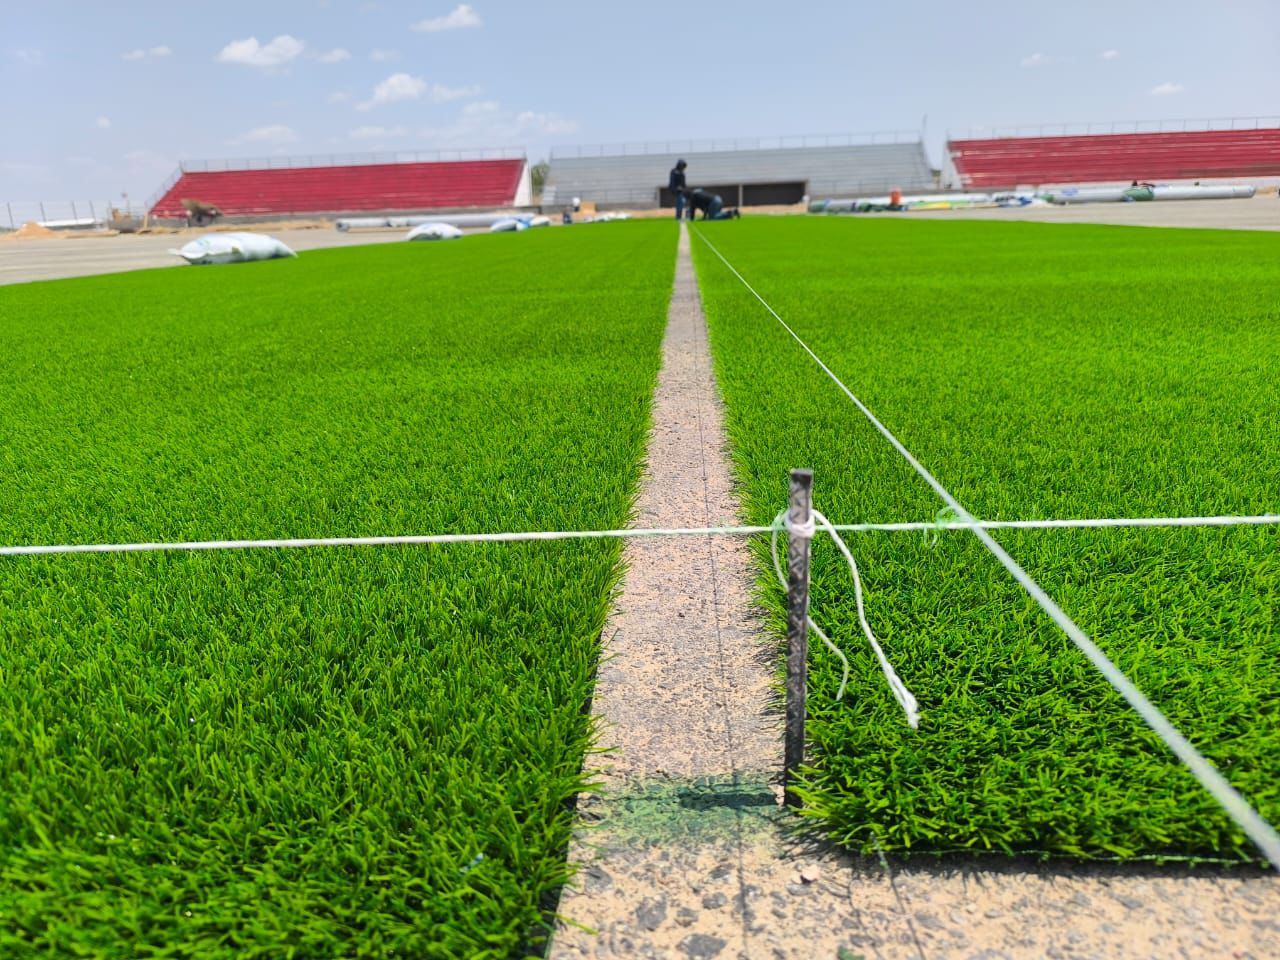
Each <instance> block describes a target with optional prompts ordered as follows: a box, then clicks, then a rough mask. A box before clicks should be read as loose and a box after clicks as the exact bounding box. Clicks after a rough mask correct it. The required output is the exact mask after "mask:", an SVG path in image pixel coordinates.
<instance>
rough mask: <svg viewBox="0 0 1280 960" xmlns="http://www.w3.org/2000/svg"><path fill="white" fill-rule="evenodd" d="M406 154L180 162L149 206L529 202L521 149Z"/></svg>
mask: <svg viewBox="0 0 1280 960" xmlns="http://www.w3.org/2000/svg"><path fill="white" fill-rule="evenodd" d="M491 154H498V155H497V156H491ZM504 154H505V155H504ZM404 156H406V155H396V156H393V157H386V156H385V155H380V154H367V155H360V156H349V157H341V158H334V157H326V158H288V159H281V158H272V159H270V160H257V161H237V160H228V161H207V162H192V163H184V164H182V165H181V166H180V167H179V169H178V171H177V173H175V174H174V176H173V177H171V178H170V180H169V182H168V183H167V184H166V185H165V186H164V187H163V188H162V189H161V190H160V192H159V194H158V195H157V196H156V197H155V198H154V199H153V200H152V201H151V203H149V204H148V209H149V211H150V214H151V216H153V217H159V218H185V217H186V215H187V213H186V210H185V209H184V208H183V206H182V200H183V199H184V198H189V199H194V200H199V201H200V202H201V203H205V204H212V205H214V206H216V207H218V209H220V210H221V211H222V213H223V215H224V216H226V217H262V216H292V215H298V214H304V215H318V214H348V213H372V212H377V213H419V212H426V211H435V210H461V209H469V208H476V207H483V208H495V207H517V206H528V205H529V204H530V203H531V202H532V191H531V189H530V183H529V169H528V166H529V165H528V163H527V161H526V159H525V157H524V155H523V153H522V152H519V153H517V152H516V151H477V152H476V153H475V154H465V153H458V154H431V155H428V156H430V158H431V159H422V157H423V156H424V155H422V154H411V155H407V156H408V159H399V158H400V157H404ZM446 157H452V159H446Z"/></svg>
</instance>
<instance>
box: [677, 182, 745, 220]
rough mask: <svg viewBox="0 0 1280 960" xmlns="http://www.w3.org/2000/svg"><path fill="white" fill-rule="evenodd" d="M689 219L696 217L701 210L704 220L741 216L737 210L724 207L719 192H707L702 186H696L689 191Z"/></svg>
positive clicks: (729, 218)
mask: <svg viewBox="0 0 1280 960" xmlns="http://www.w3.org/2000/svg"><path fill="white" fill-rule="evenodd" d="M688 202H689V219H690V220H692V219H693V218H694V214H696V213H697V212H698V211H699V210H701V211H702V219H703V220H732V219H734V218H735V217H739V216H741V214H740V213H738V211H737V210H734V209H733V208H730V209H728V210H726V209H724V200H722V199H721V198H720V194H718V193H707V191H705V190H703V189H702V188H701V187H695V188H694V189H692V190H690V191H689V198H688Z"/></svg>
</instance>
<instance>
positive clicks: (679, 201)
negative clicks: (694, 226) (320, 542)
mask: <svg viewBox="0 0 1280 960" xmlns="http://www.w3.org/2000/svg"><path fill="white" fill-rule="evenodd" d="M687 166H688V164H687V163H685V162H684V161H683V160H677V161H676V165H675V166H674V167H672V168H671V176H670V178H668V180H667V189H668V190H670V191H671V194H672V196H674V197H675V200H676V219H677V220H679V219H680V217H681V215H682V214H683V213H684V204H685V185H684V168H685V167H687ZM689 219H690V220H692V219H693V211H692V210H690V212H689Z"/></svg>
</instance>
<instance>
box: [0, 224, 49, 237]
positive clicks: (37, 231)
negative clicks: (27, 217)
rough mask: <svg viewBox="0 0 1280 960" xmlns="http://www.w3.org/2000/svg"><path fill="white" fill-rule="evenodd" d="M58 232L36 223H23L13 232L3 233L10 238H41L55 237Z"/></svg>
mask: <svg viewBox="0 0 1280 960" xmlns="http://www.w3.org/2000/svg"><path fill="white" fill-rule="evenodd" d="M57 235H58V234H57V233H56V232H55V231H53V230H50V229H49V228H48V227H42V226H40V224H38V223H33V222H28V223H24V224H23V225H22V226H20V227H19V228H18V229H17V230H15V231H13V233H6V234H4V236H5V237H7V238H9V239H11V240H42V239H45V238H48V237H56V236H57Z"/></svg>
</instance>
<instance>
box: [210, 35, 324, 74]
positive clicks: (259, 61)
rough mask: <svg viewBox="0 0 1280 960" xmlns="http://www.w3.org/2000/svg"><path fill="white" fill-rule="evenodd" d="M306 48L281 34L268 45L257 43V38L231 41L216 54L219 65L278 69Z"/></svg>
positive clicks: (298, 41)
mask: <svg viewBox="0 0 1280 960" xmlns="http://www.w3.org/2000/svg"><path fill="white" fill-rule="evenodd" d="M305 46H306V44H304V43H303V42H302V41H301V40H297V39H295V38H294V37H291V36H289V35H288V34H287V33H282V34H281V35H280V36H278V37H276V38H275V39H274V40H272V41H271V42H270V43H268V44H265V45H264V44H260V43H258V38H257V37H249V38H248V39H246V40H232V41H231V42H230V43H228V44H227V45H226V46H225V47H223V48H222V52H221V53H219V54H218V57H217V59H218V62H219V63H239V64H243V65H244V66H246V67H278V66H281V65H282V64H285V63H288V62H289V61H290V60H292V59H294V58H295V57H297V56H298V55H299V54H301V53H302V50H303V48H304V47H305Z"/></svg>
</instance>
